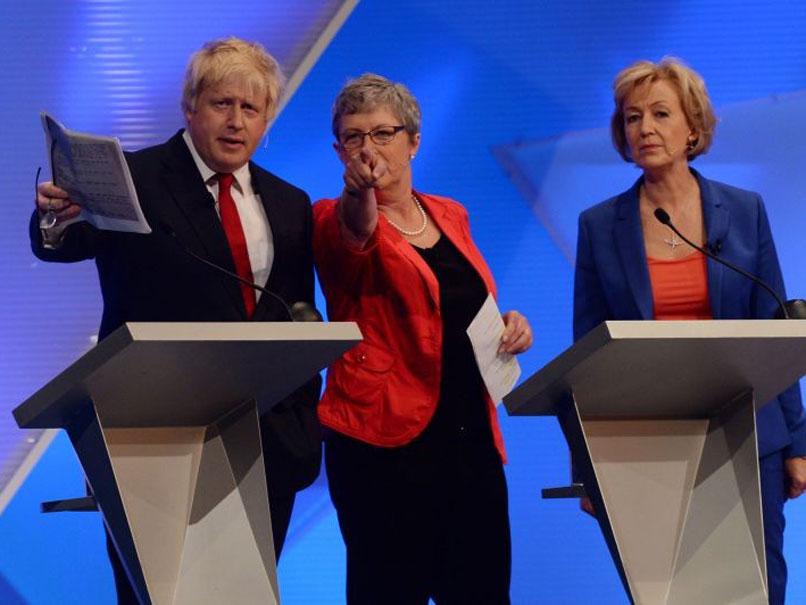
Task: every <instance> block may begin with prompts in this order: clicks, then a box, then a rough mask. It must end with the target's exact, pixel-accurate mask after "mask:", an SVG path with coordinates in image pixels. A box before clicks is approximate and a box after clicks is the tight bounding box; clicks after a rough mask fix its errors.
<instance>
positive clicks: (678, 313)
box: [647, 251, 713, 319]
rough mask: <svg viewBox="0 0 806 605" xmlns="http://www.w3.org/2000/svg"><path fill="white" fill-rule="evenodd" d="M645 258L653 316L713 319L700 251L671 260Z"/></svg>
mask: <svg viewBox="0 0 806 605" xmlns="http://www.w3.org/2000/svg"><path fill="white" fill-rule="evenodd" d="M647 261H648V264H649V281H650V282H651V283H652V307H653V312H654V314H655V319H713V316H712V315H711V302H710V300H709V299H708V267H707V264H706V263H707V259H706V257H705V255H704V254H703V253H702V252H699V251H695V252H693V253H691V254H689V255H688V256H686V257H683V258H679V259H675V260H660V259H657V258H647Z"/></svg>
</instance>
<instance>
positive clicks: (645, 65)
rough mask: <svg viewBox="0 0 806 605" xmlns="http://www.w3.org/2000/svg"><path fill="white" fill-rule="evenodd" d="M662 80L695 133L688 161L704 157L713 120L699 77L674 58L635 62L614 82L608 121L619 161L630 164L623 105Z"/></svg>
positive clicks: (709, 143)
mask: <svg viewBox="0 0 806 605" xmlns="http://www.w3.org/2000/svg"><path fill="white" fill-rule="evenodd" d="M659 80H663V81H665V82H668V83H669V84H671V86H672V88H674V90H675V92H677V96H678V97H679V98H680V105H681V107H682V108H683V113H684V114H685V116H686V120H688V124H689V126H690V127H691V129H692V130H693V131H694V132H695V133H696V137H697V138H696V139H695V140H694V141H692V144H691V145H690V147H689V149H688V154H687V155H688V159H689V160H693V159H694V158H696V157H697V156H698V155H701V154H703V153H707V152H708V149H710V147H711V143H712V141H713V138H714V129H715V128H716V116H715V115H714V108H713V106H712V105H711V99H710V98H709V97H708V90H707V89H706V88H705V82H704V81H703V79H702V76H700V74H698V73H697V72H696V71H694V70H693V69H691V68H690V67H689V66H688V65H686V64H685V63H683V62H682V61H681V60H680V59H677V58H675V57H664V58H663V59H661V60H660V61H659V62H658V63H653V62H652V61H637V62H635V63H633V64H632V65H630V66H629V67H627V68H626V69H624V70H622V71H621V72H620V73H619V74H618V75H617V76H616V79H615V80H614V81H613V100H614V101H615V105H616V107H615V110H614V111H613V117H612V118H611V120H610V135H611V137H612V139H613V146H614V147H615V148H616V151H618V152H619V155H621V157H622V158H624V159H625V160H626V161H628V162H632V161H633V160H632V158H631V157H630V152H629V147H628V145H627V136H626V134H625V133H624V102H625V100H626V99H627V97H628V96H629V95H630V93H632V92H633V91H634V90H635V89H636V88H638V87H639V86H641V85H642V84H644V83H647V82H657V81H659Z"/></svg>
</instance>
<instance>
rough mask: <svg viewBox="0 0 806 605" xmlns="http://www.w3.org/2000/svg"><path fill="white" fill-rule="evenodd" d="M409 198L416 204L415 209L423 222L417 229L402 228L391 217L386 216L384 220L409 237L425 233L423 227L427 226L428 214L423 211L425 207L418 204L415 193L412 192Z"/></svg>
mask: <svg viewBox="0 0 806 605" xmlns="http://www.w3.org/2000/svg"><path fill="white" fill-rule="evenodd" d="M411 199H412V201H413V202H414V203H415V205H416V206H417V210H419V211H420V215H421V216H422V217H423V224H422V226H420V228H419V229H414V230H411V231H410V230H408V229H404V228H403V227H401V226H400V225H398V224H397V223H396V222H394V221H393V220H392V219H390V218H389V217H388V216H387V217H386V220H387V221H389V224H390V225H392V227H394V228H395V229H397V230H398V231H400V233H402V234H403V235H407V236H409V237H417V236H418V235H422V234H423V233H425V228H426V227H428V215H427V214H426V213H425V209H424V208H423V206H422V204H420V200H418V199H417V196H416V195H414V194H413V193H412V194H411Z"/></svg>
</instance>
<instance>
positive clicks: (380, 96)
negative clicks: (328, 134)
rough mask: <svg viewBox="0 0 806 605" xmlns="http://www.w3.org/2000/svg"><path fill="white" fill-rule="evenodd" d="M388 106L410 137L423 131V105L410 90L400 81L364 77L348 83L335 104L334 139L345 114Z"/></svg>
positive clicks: (376, 76) (333, 116)
mask: <svg viewBox="0 0 806 605" xmlns="http://www.w3.org/2000/svg"><path fill="white" fill-rule="evenodd" d="M378 107H388V108H389V109H390V110H391V112H392V113H393V114H395V116H396V117H397V118H398V119H399V120H400V122H401V124H403V126H404V127H405V129H406V133H407V134H408V135H409V137H413V136H414V135H416V134H417V133H418V132H420V120H421V116H420V105H419V104H418V103H417V99H416V98H414V95H413V94H411V91H410V90H409V89H408V88H406V86H405V85H404V84H401V83H400V82H392V81H391V80H389V79H387V78H384V77H383V76H379V75H378V74H370V73H367V74H363V75H362V76H360V77H358V78H354V79H352V80H350V81H348V82H347V84H345V85H344V87H343V88H342V89H341V90H340V91H339V94H338V95H337V96H336V100H335V101H334V102H333V110H332V122H331V127H332V129H333V136H335V137H336V139H337V140H338V138H339V125H340V123H341V118H342V117H343V116H346V115H353V114H356V113H364V112H367V111H372V110H373V109H377V108H378Z"/></svg>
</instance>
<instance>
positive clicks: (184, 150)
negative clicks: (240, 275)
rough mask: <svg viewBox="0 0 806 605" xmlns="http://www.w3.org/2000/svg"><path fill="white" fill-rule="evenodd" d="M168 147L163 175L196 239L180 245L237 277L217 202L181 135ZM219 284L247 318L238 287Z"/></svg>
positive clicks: (230, 282) (223, 281)
mask: <svg viewBox="0 0 806 605" xmlns="http://www.w3.org/2000/svg"><path fill="white" fill-rule="evenodd" d="M168 145H169V149H168V154H167V155H166V158H165V161H164V167H165V168H164V172H163V175H164V178H165V183H166V185H167V187H168V190H169V192H170V195H171V197H172V198H173V200H174V202H175V203H176V205H177V206H178V207H179V210H180V211H181V213H182V214H183V215H184V216H185V218H186V219H187V222H188V223H189V224H190V226H191V230H192V232H193V233H194V235H195V238H189V237H183V236H182V235H181V234H178V237H179V239H180V241H181V242H182V244H183V245H184V246H186V247H188V248H189V249H191V250H193V251H194V252H196V253H197V254H199V255H200V256H202V257H203V258H205V259H207V260H209V261H211V262H213V263H215V264H217V265H219V266H220V267H223V268H225V269H227V270H229V271H231V272H233V273H234V272H235V263H234V262H233V260H232V253H231V252H230V248H229V243H228V242H227V237H226V235H224V229H223V228H222V226H221V220H220V219H219V218H218V215H217V214H216V211H215V200H214V199H213V196H212V195H211V194H210V192H209V191H208V190H207V186H206V185H205V184H204V181H202V178H201V175H200V174H199V170H198V168H197V167H196V164H195V163H194V161H193V156H192V155H191V154H190V150H189V149H188V147H187V145H186V144H185V142H184V140H183V139H182V135H181V133H180V134H177V135H175V136H174V137H173V138H171V140H170V141H169V142H168ZM210 271H213V269H210ZM219 281H220V283H221V286H222V288H223V289H224V290H225V291H226V293H227V296H228V297H229V299H230V300H231V302H232V303H233V304H234V305H235V306H236V308H237V309H238V310H239V312H240V314H241V315H242V316H243V317H245V316H246V308H245V307H244V303H243V298H242V297H241V291H240V286H239V285H238V283H237V282H236V281H235V280H234V279H230V278H228V277H226V276H224V275H220V276H219Z"/></svg>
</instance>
